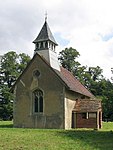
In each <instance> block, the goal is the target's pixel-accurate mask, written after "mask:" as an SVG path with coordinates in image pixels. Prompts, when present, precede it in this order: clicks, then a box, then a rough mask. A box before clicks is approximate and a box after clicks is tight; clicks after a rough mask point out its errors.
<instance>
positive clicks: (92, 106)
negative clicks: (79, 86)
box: [73, 99, 102, 112]
mask: <svg viewBox="0 0 113 150" xmlns="http://www.w3.org/2000/svg"><path fill="white" fill-rule="evenodd" d="M99 109H100V110H101V109H102V106H101V100H96V99H95V100H91V99H81V100H79V99H78V100H77V101H76V104H75V106H74V109H73V111H75V112H95V111H97V110H99Z"/></svg>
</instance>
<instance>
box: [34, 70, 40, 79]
mask: <svg viewBox="0 0 113 150" xmlns="http://www.w3.org/2000/svg"><path fill="white" fill-rule="evenodd" d="M33 76H34V77H35V78H38V77H39V76H40V72H39V71H38V70H35V71H34V72H33Z"/></svg>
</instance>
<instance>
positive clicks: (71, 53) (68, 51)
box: [58, 47, 80, 73]
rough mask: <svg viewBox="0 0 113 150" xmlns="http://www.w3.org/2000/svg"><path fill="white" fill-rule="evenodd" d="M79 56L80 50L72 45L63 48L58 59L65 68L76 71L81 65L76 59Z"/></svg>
mask: <svg viewBox="0 0 113 150" xmlns="http://www.w3.org/2000/svg"><path fill="white" fill-rule="evenodd" d="M79 56H80V54H79V52H78V51H77V50H76V49H74V48H72V47H70V48H65V50H62V51H61V52H60V53H59V58H58V59H59V60H60V63H61V65H62V66H63V67H64V68H66V69H67V70H69V71H71V72H72V73H74V72H75V70H76V69H77V68H78V66H80V63H79V62H78V61H76V58H78V57H79Z"/></svg>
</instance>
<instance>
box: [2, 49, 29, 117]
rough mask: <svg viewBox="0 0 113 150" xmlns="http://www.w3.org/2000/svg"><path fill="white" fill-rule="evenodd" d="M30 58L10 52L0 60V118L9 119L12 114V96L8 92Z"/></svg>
mask: <svg viewBox="0 0 113 150" xmlns="http://www.w3.org/2000/svg"><path fill="white" fill-rule="evenodd" d="M29 60H30V57H29V56H28V55H26V54H24V53H22V54H19V55H18V54H17V53H16V52H14V51H10V52H8V53H6V54H4V56H3V57H2V59H1V65H0V85H1V87H0V118H2V119H5V120H7V119H9V118H11V117H12V112H13V109H12V108H13V107H12V103H13V94H12V93H11V92H10V88H11V86H12V85H13V84H14V82H15V81H16V79H17V78H18V76H19V75H20V73H21V72H22V71H23V70H24V68H25V67H26V65H27V63H28V62H29Z"/></svg>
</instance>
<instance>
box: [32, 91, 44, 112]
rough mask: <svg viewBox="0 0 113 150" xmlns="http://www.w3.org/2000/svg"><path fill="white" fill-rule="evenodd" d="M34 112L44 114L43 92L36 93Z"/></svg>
mask: <svg viewBox="0 0 113 150" xmlns="http://www.w3.org/2000/svg"><path fill="white" fill-rule="evenodd" d="M34 112H35V113H42V112H43V92H42V91H41V90H35V91H34Z"/></svg>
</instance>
